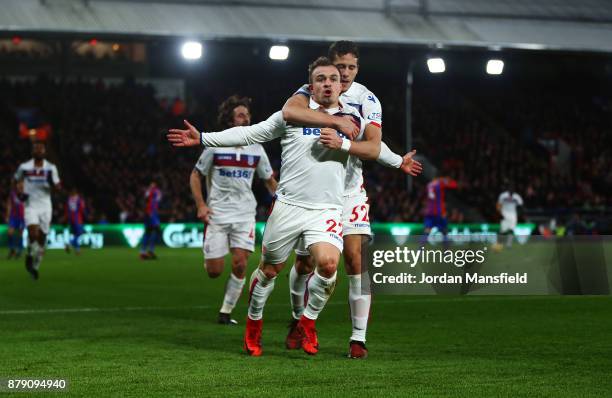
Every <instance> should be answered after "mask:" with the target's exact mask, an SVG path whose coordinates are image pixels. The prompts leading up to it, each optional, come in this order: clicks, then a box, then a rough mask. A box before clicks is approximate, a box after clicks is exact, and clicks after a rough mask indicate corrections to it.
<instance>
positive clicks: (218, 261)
mask: <svg viewBox="0 0 612 398" xmlns="http://www.w3.org/2000/svg"><path fill="white" fill-rule="evenodd" d="M229 228H230V224H207V225H206V227H205V229H204V241H203V243H202V252H203V253H204V269H205V270H206V273H207V274H208V277H209V278H212V279H215V278H218V277H219V276H221V274H223V270H224V269H225V256H226V255H227V254H228V253H229Z"/></svg>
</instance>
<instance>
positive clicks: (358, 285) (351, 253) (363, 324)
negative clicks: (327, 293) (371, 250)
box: [343, 235, 372, 358]
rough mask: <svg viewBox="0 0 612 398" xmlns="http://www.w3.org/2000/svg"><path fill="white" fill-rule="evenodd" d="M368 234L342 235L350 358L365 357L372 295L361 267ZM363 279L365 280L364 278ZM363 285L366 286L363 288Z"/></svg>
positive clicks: (366, 274) (365, 270) (365, 272)
mask: <svg viewBox="0 0 612 398" xmlns="http://www.w3.org/2000/svg"><path fill="white" fill-rule="evenodd" d="M368 238H369V236H368V235H346V236H344V251H343V255H344V266H345V269H346V274H347V276H348V279H349V307H350V311H351V324H352V333H351V340H350V343H349V357H350V358H366V357H367V355H368V351H367V349H366V346H365V342H366V333H367V328H368V319H369V317H370V306H371V304H372V296H371V294H370V291H369V289H368V288H367V287H368V286H369V280H368V273H367V269H363V267H362V266H364V264H363V263H362V259H363V249H364V248H365V247H367V243H366V240H367V239H368ZM364 279H365V280H364ZM364 286H365V287H366V288H365V289H364Z"/></svg>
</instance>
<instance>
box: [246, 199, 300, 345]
mask: <svg viewBox="0 0 612 398" xmlns="http://www.w3.org/2000/svg"><path fill="white" fill-rule="evenodd" d="M307 212H308V211H307V210H306V209H303V208H300V207H297V206H292V205H288V204H285V203H282V202H277V203H275V205H274V207H273V209H272V212H271V213H270V217H269V218H268V221H267V223H266V229H265V231H264V236H263V242H262V249H261V252H262V255H261V261H260V265H259V267H257V268H256V269H255V271H253V273H252V275H251V280H250V284H249V309H248V313H247V322H246V331H245V336H244V348H245V350H246V351H247V353H249V355H252V356H259V355H261V353H262V348H261V331H262V328H263V309H264V306H265V304H266V301H267V300H268V297H269V296H270V294H271V293H272V290H273V289H274V282H275V280H276V276H277V275H278V273H279V272H280V271H281V270H282V269H283V267H284V266H285V262H286V261H287V258H289V255H290V254H291V250H293V248H294V247H295V245H296V243H297V240H298V238H299V236H300V234H301V232H302V226H303V224H304V221H303V220H304V219H305V218H306V217H307V216H308V215H307V214H306V213H307Z"/></svg>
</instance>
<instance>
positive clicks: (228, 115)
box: [217, 94, 251, 129]
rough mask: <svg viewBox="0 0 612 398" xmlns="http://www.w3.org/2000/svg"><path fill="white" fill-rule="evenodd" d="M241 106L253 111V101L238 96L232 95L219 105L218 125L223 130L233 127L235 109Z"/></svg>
mask: <svg viewBox="0 0 612 398" xmlns="http://www.w3.org/2000/svg"><path fill="white" fill-rule="evenodd" d="M239 106H244V107H246V108H247V109H248V110H249V112H250V111H251V99H250V98H249V97H241V96H239V95H237V94H234V95H232V96H231V97H229V98H228V99H226V100H225V101H223V102H222V103H221V105H219V114H218V116H217V124H218V125H219V127H221V128H222V129H226V128H229V127H232V126H233V122H234V109H236V107H239Z"/></svg>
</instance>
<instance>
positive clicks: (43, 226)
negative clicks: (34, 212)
mask: <svg viewBox="0 0 612 398" xmlns="http://www.w3.org/2000/svg"><path fill="white" fill-rule="evenodd" d="M51 217H52V210H51V209H50V208H49V209H44V210H42V211H40V212H39V215H38V236H37V241H38V253H37V255H36V256H34V264H33V267H34V269H35V270H36V271H37V272H38V269H39V267H40V263H41V262H42V259H43V256H44V255H45V248H46V246H47V234H48V233H49V230H50V229H51Z"/></svg>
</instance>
